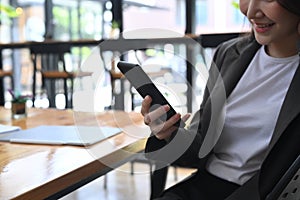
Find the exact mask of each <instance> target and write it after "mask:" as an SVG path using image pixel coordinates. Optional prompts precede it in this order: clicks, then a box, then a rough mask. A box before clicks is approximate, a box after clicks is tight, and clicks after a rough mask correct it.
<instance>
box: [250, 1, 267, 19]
mask: <svg viewBox="0 0 300 200" xmlns="http://www.w3.org/2000/svg"><path fill="white" fill-rule="evenodd" d="M263 16H264V13H263V12H262V10H261V3H260V1H259V0H250V1H249V4H248V10H247V17H248V19H255V18H260V17H263Z"/></svg>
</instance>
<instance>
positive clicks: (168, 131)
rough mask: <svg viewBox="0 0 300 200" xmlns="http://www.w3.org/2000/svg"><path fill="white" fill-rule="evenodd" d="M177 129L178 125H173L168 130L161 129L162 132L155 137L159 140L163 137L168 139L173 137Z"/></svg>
mask: <svg viewBox="0 0 300 200" xmlns="http://www.w3.org/2000/svg"><path fill="white" fill-rule="evenodd" d="M176 129H177V127H176V126H172V127H171V128H169V129H168V130H166V131H160V132H158V133H156V134H155V137H156V138H157V139H159V140H163V139H164V140H168V139H169V138H170V137H171V135H172V133H173V132H174V131H176Z"/></svg>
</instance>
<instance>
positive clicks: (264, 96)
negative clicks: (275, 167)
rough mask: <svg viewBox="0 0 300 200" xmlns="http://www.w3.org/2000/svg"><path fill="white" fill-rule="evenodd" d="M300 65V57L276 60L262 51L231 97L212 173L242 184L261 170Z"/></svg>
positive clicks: (210, 162) (209, 166) (210, 165)
mask: <svg viewBox="0 0 300 200" xmlns="http://www.w3.org/2000/svg"><path fill="white" fill-rule="evenodd" d="M298 65H299V56H298V55H295V56H291V57H287V58H274V57H270V56H269V55H267V54H266V52H265V48H264V47H261V48H260V50H259V51H258V52H257V53H256V55H255V56H254V58H253V60H252V62H251V63H250V65H249V67H248V68H247V70H246V72H245V73H244V75H243V76H242V78H241V80H240V81H239V82H238V84H237V86H236V88H235V89H234V90H233V91H232V93H231V94H230V96H229V97H228V100H227V103H226V105H225V109H226V115H225V124H224V128H223V130H222V134H221V136H220V138H219V140H218V142H217V144H216V146H215V147H214V150H213V151H214V154H212V156H211V157H210V158H209V160H208V163H207V170H208V171H209V172H210V173H212V174H214V175H216V176H218V177H220V178H223V179H225V180H228V181H231V182H234V183H237V184H240V185H241V184H244V183H245V182H246V181H247V180H249V179H250V178H251V177H252V176H253V175H254V173H255V172H256V171H257V170H259V168H260V166H261V163H262V161H263V159H264V157H265V154H266V150H267V147H268V145H269V142H270V140H271V137H272V134H273V131H274V128H275V124H276V121H277V118H278V115H279V111H280V108H281V106H282V103H283V100H284V97H285V95H286V92H287V90H288V87H289V85H290V83H291V80H292V78H293V75H294V73H295V71H296V69H297V67H298Z"/></svg>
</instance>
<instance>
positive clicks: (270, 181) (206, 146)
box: [145, 36, 300, 198]
mask: <svg viewBox="0 0 300 200" xmlns="http://www.w3.org/2000/svg"><path fill="white" fill-rule="evenodd" d="M260 47H261V45H260V44H258V43H257V42H256V40H255V39H254V37H253V36H246V37H241V38H236V39H233V40H230V41H228V42H225V43H223V44H221V45H220V46H219V47H218V48H217V50H216V53H215V55H214V58H213V61H214V62H213V63H214V64H213V65H212V66H211V68H210V76H209V79H208V82H207V87H206V90H205V93H204V97H203V101H202V104H201V106H200V110H199V111H198V112H197V113H196V114H195V117H194V118H193V120H192V123H191V126H190V127H189V129H187V130H183V129H179V130H178V131H177V133H176V134H174V137H173V139H172V140H171V142H169V143H168V145H166V144H167V142H165V141H162V140H158V139H157V138H156V137H154V136H150V137H149V138H148V141H147V145H146V149H145V152H146V156H147V157H148V158H150V159H154V160H160V161H164V162H167V163H177V164H179V165H183V166H191V167H198V168H199V169H203V167H204V165H205V163H206V159H207V157H208V156H207V155H209V154H210V153H211V150H212V148H213V146H214V145H215V144H216V142H217V141H218V138H219V136H220V133H221V129H222V125H223V122H222V112H223V111H222V108H223V106H224V103H225V101H226V99H227V97H228V96H229V95H230V94H231V92H232V91H233V89H234V88H235V86H236V85H237V83H238V81H239V80H240V78H241V77H242V75H243V73H244V72H245V70H246V69H247V67H248V66H249V63H250V62H251V60H252V58H253V57H254V55H255V54H256V52H257V50H258V49H259V48H260ZM299 113H300V67H298V69H297V70H296V73H295V75H294V77H293V80H292V82H291V85H290V87H289V89H288V92H287V94H286V97H285V99H284V102H283V105H282V107H281V110H280V114H279V117H278V120H277V122H276V126H275V130H274V133H273V136H272V139H271V142H270V148H269V152H268V156H267V157H266V159H265V160H264V162H263V164H262V168H261V169H262V170H261V171H260V173H259V175H257V177H258V176H259V178H256V179H255V181H253V180H252V182H255V183H254V184H255V185H256V186H255V188H258V187H259V188H260V189H259V190H260V193H261V196H265V195H266V193H267V192H268V191H269V190H270V189H271V188H272V187H273V186H274V183H275V182H276V181H277V180H278V179H279V178H280V176H281V175H282V174H283V173H284V171H285V170H286V169H287V167H288V166H289V165H290V164H291V163H292V162H293V161H294V160H295V158H296V157H297V156H298V155H299V153H300V146H299V144H300V115H299ZM173 140H174V141H173ZM171 143H174V144H173V146H172V145H170V144H171ZM182 145H186V146H187V147H186V150H185V151H184V152H182V151H181V152H177V151H176V149H178V148H176V146H177V147H179V146H182ZM167 146H171V147H170V148H168V147H167ZM174 147H175V148H174ZM179 149H180V148H179ZM181 150H182V149H181ZM199 152H200V153H199ZM172 154H177V155H176V156H177V157H176V156H174V157H172ZM264 169H265V170H264ZM258 182H260V184H258ZM251 196H252V195H251ZM252 198H253V196H252Z"/></svg>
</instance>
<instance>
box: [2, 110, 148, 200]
mask: <svg viewBox="0 0 300 200" xmlns="http://www.w3.org/2000/svg"><path fill="white" fill-rule="evenodd" d="M0 113H1V115H0V123H1V124H6V125H16V126H20V127H21V128H22V129H28V128H32V127H36V126H38V125H74V124H81V125H83V124H86V125H89V124H91V123H94V121H97V123H98V124H99V125H100V126H101V125H108V126H117V127H120V128H122V129H123V132H122V133H120V134H118V135H116V136H114V137H111V138H109V139H107V140H105V141H103V142H99V143H97V144H95V145H92V146H89V147H75V146H63V145H61V146H59V145H57V146H54V145H30V144H11V143H6V142H0V199H1V200H2V199H22V200H24V199H45V198H49V197H50V198H56V197H57V196H56V197H55V195H64V194H66V193H68V192H71V191H73V190H74V189H76V188H78V187H80V186H81V185H83V184H85V183H88V182H89V181H92V180H94V179H95V178H97V177H99V176H101V175H104V174H105V173H107V172H108V171H110V170H111V169H113V168H114V167H117V166H120V165H122V164H123V163H125V162H127V161H129V160H130V159H132V158H133V157H134V156H135V155H136V153H137V152H140V151H142V150H143V149H144V145H145V139H144V138H145V137H146V135H147V134H148V133H149V130H148V129H147V127H145V126H144V125H143V122H142V117H141V115H140V114H139V113H134V112H130V113H126V112H122V111H107V112H103V113H97V114H95V113H83V112H73V111H71V110H55V109H46V110H43V109H30V110H29V114H28V117H27V118H25V119H19V120H11V117H10V116H11V115H10V110H7V109H4V108H3V107H0ZM137 129H138V130H137ZM134 130H135V131H134ZM137 132H138V133H139V134H141V135H140V136H138V135H136V134H137ZM70 190H71V191H70ZM53 195H54V196H53Z"/></svg>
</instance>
